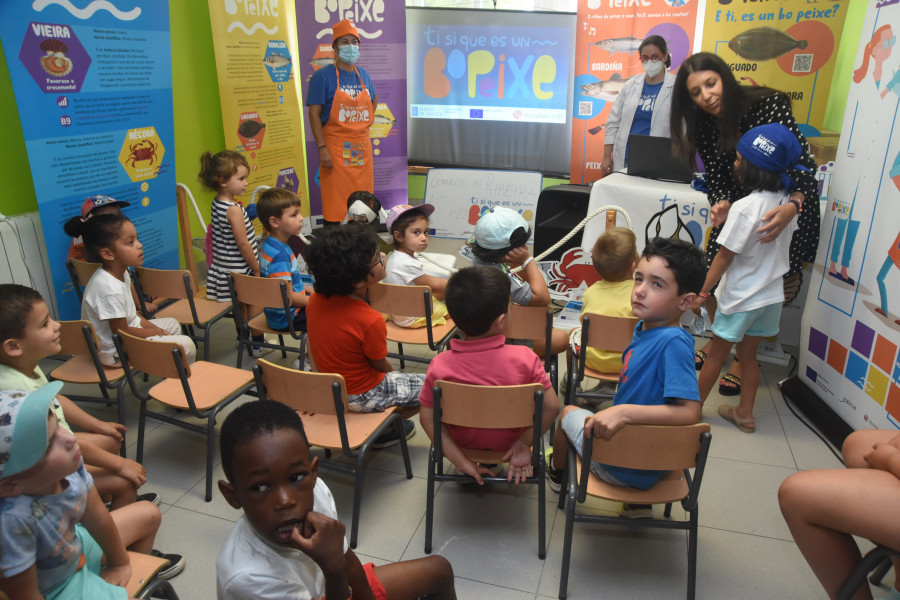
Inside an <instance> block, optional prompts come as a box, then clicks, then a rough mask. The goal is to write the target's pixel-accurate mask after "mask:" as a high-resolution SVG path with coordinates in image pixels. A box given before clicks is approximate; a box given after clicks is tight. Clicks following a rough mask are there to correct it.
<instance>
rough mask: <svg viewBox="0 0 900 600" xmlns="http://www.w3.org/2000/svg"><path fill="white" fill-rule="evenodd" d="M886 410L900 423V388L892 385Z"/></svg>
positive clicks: (885, 406) (886, 402)
mask: <svg viewBox="0 0 900 600" xmlns="http://www.w3.org/2000/svg"><path fill="white" fill-rule="evenodd" d="M884 410H886V411H888V414H890V415H891V416H892V417H894V420H896V421H900V386H897V384H895V383H892V384H891V386H890V389H888V396H887V400H885V401H884Z"/></svg>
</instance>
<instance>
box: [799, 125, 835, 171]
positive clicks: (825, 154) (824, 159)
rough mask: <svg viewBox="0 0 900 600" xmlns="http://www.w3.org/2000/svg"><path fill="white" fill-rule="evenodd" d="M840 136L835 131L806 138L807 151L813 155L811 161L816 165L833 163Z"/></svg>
mask: <svg viewBox="0 0 900 600" xmlns="http://www.w3.org/2000/svg"><path fill="white" fill-rule="evenodd" d="M840 139H841V138H840V134H839V133H837V132H835V131H828V130H827V129H826V130H824V131H822V135H820V136H818V137H809V138H806V141H807V142H809V150H810V152H811V153H812V155H813V160H814V161H816V164H817V165H824V164H826V163H828V162H829V161H833V160H834V159H835V157H836V156H837V148H838V142H840Z"/></svg>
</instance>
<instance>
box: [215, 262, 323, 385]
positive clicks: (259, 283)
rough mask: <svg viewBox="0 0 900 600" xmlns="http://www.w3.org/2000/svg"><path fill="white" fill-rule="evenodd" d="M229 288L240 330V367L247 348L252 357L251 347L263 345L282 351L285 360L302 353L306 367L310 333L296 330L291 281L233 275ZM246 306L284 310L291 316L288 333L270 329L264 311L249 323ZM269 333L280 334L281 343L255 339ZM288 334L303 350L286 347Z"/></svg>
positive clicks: (238, 362)
mask: <svg viewBox="0 0 900 600" xmlns="http://www.w3.org/2000/svg"><path fill="white" fill-rule="evenodd" d="M228 289H229V291H230V292H231V305H232V310H231V312H232V314H233V315H234V322H235V324H236V325H237V328H238V339H237V341H238V353H237V367H238V368H240V367H241V366H242V365H243V362H244V346H246V347H247V354H248V355H250V354H251V352H252V350H251V348H252V347H253V346H254V345H259V346H263V347H265V348H275V349H276V350H281V356H282V358H284V357H287V353H288V352H298V353H299V354H300V365H301V368H302V365H303V361H304V357H305V356H306V332H305V331H296V330H295V329H294V319H293V317H292V316H291V315H293V310H292V309H291V299H290V296H289V295H288V282H287V281H285V280H284V279H275V278H271V279H270V278H268V277H253V276H252V275H241V274H240V273H232V274H231V278H230V279H229V280H228ZM242 304H244V305H247V306H261V307H264V308H278V309H282V310H284V312H285V314H286V315H287V317H288V319H287V322H288V330H287V331H277V330H275V329H272V328H271V327H269V324H268V323H267V322H266V315H265V313H264V312H261V313H259V314H258V315H256V316H253V317H250V319H248V320H245V319H244V316H243V313H242V312H241V305H242ZM265 333H271V334H275V335H277V336H278V343H277V344H273V343H271V342H257V341H254V340H253V336H258V335H262V334H265ZM285 333H287V334H289V335H290V336H291V337H292V338H293V339H295V340H299V341H300V347H299V348H298V347H297V346H288V345H286V344H285V343H284V335H285Z"/></svg>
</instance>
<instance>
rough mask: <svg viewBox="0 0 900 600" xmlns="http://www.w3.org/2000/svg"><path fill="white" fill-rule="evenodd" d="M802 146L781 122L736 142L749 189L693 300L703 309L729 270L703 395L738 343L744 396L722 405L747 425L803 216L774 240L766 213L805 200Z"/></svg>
mask: <svg viewBox="0 0 900 600" xmlns="http://www.w3.org/2000/svg"><path fill="white" fill-rule="evenodd" d="M802 154H803V150H802V148H801V147H800V142H798V141H797V137H796V136H795V135H794V134H793V133H791V131H790V130H789V129H788V128H787V127H785V126H784V125H781V124H780V123H769V124H767V125H762V126H760V127H754V128H753V129H751V130H749V131H748V132H747V133H745V134H744V135H743V137H741V139H740V140H739V141H738V143H737V159H736V160H735V161H734V174H735V177H736V178H737V180H738V181H739V182H740V183H741V185H743V186H744V187H745V188H747V189H752V190H754V191H753V192H752V193H751V194H750V195H749V196H747V197H746V198H744V199H743V200H741V201H740V202H736V203H734V204H733V205H732V207H731V210H730V211H729V212H728V218H727V220H726V221H725V224H724V225H723V226H722V230H721V231H720V232H719V237H718V240H717V241H718V243H719V245H720V248H719V252H718V254H716V257H715V259H713V262H712V264H711V265H710V266H709V271H708V272H707V275H706V282H705V283H704V284H703V289H702V290H701V291H700V294H699V295H698V296H697V299H696V300H695V301H694V310H695V311H697V310H699V309H700V307H701V306H702V305H703V303H704V301H705V300H706V299H707V298H709V294H710V291H711V290H712V289H713V288H714V287H715V286H716V284H717V283H719V280H720V279H722V278H723V277H724V281H723V282H722V285H721V286H720V288H719V291H718V293H717V296H718V297H719V304H718V307H717V309H716V316H715V320H714V322H713V327H712V332H713V340H712V346H711V349H710V352H709V356H708V358H707V359H706V362H704V364H703V368H702V369H701V370H700V375H699V378H698V384H699V387H700V398H701V400H703V401H705V400H706V397H707V396H708V395H709V392H710V390H711V389H712V386H713V384H714V383H715V381H716V379H717V378H718V375H719V370H720V369H721V368H722V365H723V364H724V363H725V360H726V359H727V358H728V354H729V353H730V352H731V346H732V344H737V347H736V349H735V356H736V358H737V360H740V362H741V364H742V365H743V369H744V370H743V374H742V376H741V380H742V385H741V394H740V402H739V403H738V405H737V406H729V405H723V406H720V407H719V415H720V416H721V417H722V418H724V419H726V420H728V421H731V422H732V423H733V424H734V425H735V426H736V427H737V428H738V429H740V430H741V431H743V432H744V433H753V432H754V431H756V422H755V421H754V420H753V404H754V402H755V400H756V388H757V386H758V384H759V365H758V364H757V362H756V349H757V347H758V346H759V343H760V342H761V341H762V339H763V338H764V337H770V336H774V335H776V334H777V333H778V327H779V321H780V319H781V305H782V304H783V303H784V285H783V282H782V276H783V275H784V274H785V273H787V271H788V269H789V268H790V264H789V261H788V256H789V255H788V250H789V247H790V243H791V235H793V233H794V229H795V228H796V224H795V223H794V222H791V223H789V224H788V226H787V227H785V228H784V230H783V231H782V232H781V233H780V234H779V235H778V237H777V238H776V239H775V240H774V241H772V242H769V243H766V244H763V243H761V242H760V241H759V234H758V233H757V231H758V230H759V228H760V227H762V225H763V223H762V217H763V215H765V214H766V213H767V212H768V211H769V210H771V209H772V208H775V207H777V206H780V205H782V204H787V203H793V204H795V205H796V206H797V210H798V211H799V210H801V207H800V205H799V203H798V202H797V201H796V200H793V199H791V198H790V196H789V194H788V189H790V184H791V181H792V179H791V172H795V171H808V170H809V169H807V168H806V167H804V166H803V165H801V164H799V161H800V157H801V156H802Z"/></svg>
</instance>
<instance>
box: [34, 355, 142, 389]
mask: <svg viewBox="0 0 900 600" xmlns="http://www.w3.org/2000/svg"><path fill="white" fill-rule="evenodd" d="M104 372H105V373H106V379H107V381H109V382H110V383H115V382H116V381H118V380H120V379H122V377H124V376H125V371H124V370H123V369H122V368H121V367H104ZM50 377H52V378H53V379H56V380H58V381H63V382H65V383H92V384H99V383H100V376H99V375H98V374H97V369H96V367H95V366H94V361H93V359H92V358H91V357H90V356H89V355H86V354H79V355H78V356H73V357H72V358H70V359H69V360H67V361H66V362H64V363H63V364H61V365H60V366H58V367H56V368H55V369H53V370H52V371H51V372H50Z"/></svg>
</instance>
